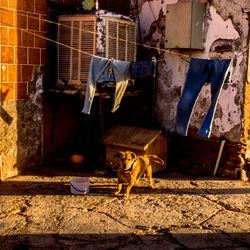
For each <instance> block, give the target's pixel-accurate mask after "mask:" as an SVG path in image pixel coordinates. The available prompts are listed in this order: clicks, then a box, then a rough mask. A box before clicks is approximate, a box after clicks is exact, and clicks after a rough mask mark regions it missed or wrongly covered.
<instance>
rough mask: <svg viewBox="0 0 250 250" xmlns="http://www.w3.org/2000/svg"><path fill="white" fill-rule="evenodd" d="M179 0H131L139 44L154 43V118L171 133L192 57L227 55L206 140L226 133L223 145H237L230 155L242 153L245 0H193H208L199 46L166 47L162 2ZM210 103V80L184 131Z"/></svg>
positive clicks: (192, 129)
mask: <svg viewBox="0 0 250 250" xmlns="http://www.w3.org/2000/svg"><path fill="white" fill-rule="evenodd" d="M178 2H188V1H178V0H165V1H161V0H153V1H133V0H131V4H132V9H133V14H134V15H138V17H137V19H138V21H139V24H140V34H139V35H140V36H139V39H140V40H141V42H142V43H143V44H146V45H149V46H152V47H156V48H158V51H157V55H158V81H157V86H156V88H157V92H156V95H157V96H156V107H155V112H156V117H157V122H158V124H159V126H160V127H162V128H163V129H164V130H166V131H168V132H170V133H174V132H175V125H176V124H175V119H176V109H177V104H178V102H179V99H180V96H181V93H182V90H183V87H184V83H185V78H186V73H187V70H188V67H189V60H190V58H191V57H198V58H208V59H225V58H232V59H233V71H232V72H233V74H232V79H231V81H230V82H226V83H225V85H224V87H223V90H222V92H221V95H220V97H219V101H218V105H217V111H216V114H215V119H214V122H213V130H212V135H211V140H210V141H218V140H217V139H219V138H225V139H226V140H227V142H228V145H232V143H235V144H234V146H236V147H237V148H238V149H236V151H235V153H234V155H235V158H237V157H236V155H237V152H238V151H241V154H242V148H244V150H246V147H247V144H248V137H249V132H248V133H247V132H246V131H245V134H244V129H245V130H247V131H248V129H249V125H248V124H246V121H245V119H244V118H245V115H244V114H245V112H246V111H247V109H248V108H247V106H246V105H245V104H244V103H245V99H244V96H245V86H246V72H247V55H248V36H249V21H248V12H249V8H250V6H249V5H250V3H249V1H247V0H234V1H227V0H221V1H196V2H205V3H207V4H206V13H205V19H204V29H203V39H204V50H176V49H171V50H169V49H165V47H164V31H165V28H166V29H167V27H165V12H166V5H167V4H175V3H178ZM133 7H134V8H133ZM209 105H210V86H209V85H207V86H205V87H204V88H203V89H202V92H201V94H200V96H199V99H198V102H197V104H196V106H195V109H194V111H193V115H192V117H191V122H190V126H189V135H188V136H191V137H196V135H197V130H198V129H199V127H200V125H201V122H202V120H203V118H204V116H205V114H206V112H207V110H208V107H209ZM243 134H244V135H243ZM198 138H199V137H198ZM183 139H184V138H183ZM199 139H202V138H199ZM207 143H208V142H207V141H204V143H203V145H206V144H207ZM218 143H219V141H218ZM207 146H208V145H207ZM244 150H243V151H244ZM208 152H209V150H206V153H208ZM210 152H211V150H210ZM244 154H245V151H244V153H243V155H244ZM214 157H216V155H215V156H214ZM243 157H244V156H243ZM227 160H228V159H227ZM227 160H226V161H227ZM238 162H240V160H238ZM237 164H238V163H237ZM237 164H236V163H234V164H232V165H234V167H233V168H236V167H237ZM239 164H241V163H239Z"/></svg>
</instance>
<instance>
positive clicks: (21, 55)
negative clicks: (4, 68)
mask: <svg viewBox="0 0 250 250" xmlns="http://www.w3.org/2000/svg"><path fill="white" fill-rule="evenodd" d="M16 54H17V55H16V58H17V62H16V63H17V64H27V63H28V49H27V48H21V47H18V48H17V50H16Z"/></svg>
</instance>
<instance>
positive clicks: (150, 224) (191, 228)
mask: <svg viewBox="0 0 250 250" xmlns="http://www.w3.org/2000/svg"><path fill="white" fill-rule="evenodd" d="M82 175H83V174H82ZM75 176H77V175H76V174H74V175H70V174H65V175H63V174H62V173H61V174H60V175H56V174H55V173H50V174H46V173H45V174H42V175H23V176H17V177H14V178H10V179H8V180H6V181H4V182H0V246H1V247H0V249H3V250H7V249H20V250H21V249H227V250H228V249H241V250H242V249H250V184H249V183H244V182H242V181H240V180H230V179H225V178H217V177H216V178H211V177H203V178H200V177H190V176H183V175H180V174H174V173H171V174H170V173H165V174H163V173H160V172H159V173H156V174H155V178H154V183H155V189H154V190H150V189H148V188H147V183H146V180H144V179H142V180H141V181H140V182H139V183H138V184H137V186H136V187H134V188H133V189H132V193H131V196H130V197H129V198H117V197H115V196H114V195H113V192H114V190H115V187H116V178H115V176H111V177H102V176H94V175H87V174H85V177H88V178H89V180H90V181H91V186H90V192H89V193H88V194H87V195H74V194H71V192H70V186H69V182H70V180H71V179H72V178H73V177H75Z"/></svg>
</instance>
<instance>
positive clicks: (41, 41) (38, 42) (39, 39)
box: [35, 32, 46, 48]
mask: <svg viewBox="0 0 250 250" xmlns="http://www.w3.org/2000/svg"><path fill="white" fill-rule="evenodd" d="M36 34H37V35H38V36H35V47H36V48H45V47H46V39H45V38H46V34H45V33H44V32H39V33H38V32H37V33H36Z"/></svg>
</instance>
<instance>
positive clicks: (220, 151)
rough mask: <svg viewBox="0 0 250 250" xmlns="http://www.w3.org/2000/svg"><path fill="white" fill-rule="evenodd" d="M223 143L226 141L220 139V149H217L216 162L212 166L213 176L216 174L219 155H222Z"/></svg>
mask: <svg viewBox="0 0 250 250" xmlns="http://www.w3.org/2000/svg"><path fill="white" fill-rule="evenodd" d="M225 143H226V140H222V141H221V144H220V150H219V153H218V156H217V160H216V164H215V167H214V173H213V176H215V175H216V172H217V170H218V166H219V163H220V159H221V155H222V151H223V148H224V145H225Z"/></svg>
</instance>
